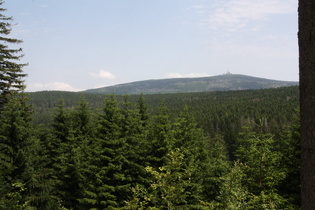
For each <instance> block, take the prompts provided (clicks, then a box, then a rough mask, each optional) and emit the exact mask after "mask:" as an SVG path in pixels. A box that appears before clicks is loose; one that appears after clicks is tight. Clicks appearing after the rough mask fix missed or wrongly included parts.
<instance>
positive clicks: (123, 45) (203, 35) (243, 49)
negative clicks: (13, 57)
mask: <svg viewBox="0 0 315 210" xmlns="http://www.w3.org/2000/svg"><path fill="white" fill-rule="evenodd" d="M297 5H298V1H297V0H90V1H86V0H84V1H83V0H6V2H5V3H4V5H3V6H4V7H5V8H6V9H7V11H6V13H5V14H6V15H7V16H13V18H14V22H13V23H14V26H13V27H12V32H11V37H12V38H18V39H22V40H23V41H24V42H23V44H21V46H17V47H22V48H23V52H24V53H25V56H24V58H23V60H22V62H27V63H29V65H28V66H27V67H25V69H24V71H25V72H26V73H27V74H28V77H27V79H26V85H27V91H39V90H69V91H79V90H85V89H91V88H97V87H103V86H109V85H114V84H121V83H127V82H133V81H140V80H148V79H162V78H174V77H203V76H214V75H220V74H224V73H226V72H227V71H229V72H231V73H232V74H246V75H251V76H257V77H263V78H268V79H277V80H289V81H298V44H297V43H298V40H297Z"/></svg>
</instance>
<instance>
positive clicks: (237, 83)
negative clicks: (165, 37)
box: [84, 73, 298, 95]
mask: <svg viewBox="0 0 315 210" xmlns="http://www.w3.org/2000/svg"><path fill="white" fill-rule="evenodd" d="M295 85H298V82H289V81H279V80H270V79H263V78H258V77H251V76H246V75H240V74H230V73H227V74H224V75H219V76H212V77H199V78H176V79H159V80H145V81H138V82H131V83H126V84H119V85H114V86H108V87H102V88H97V89H89V90H86V91H84V92H87V93H106V94H108V93H115V94H117V95H121V94H129V95H132V94H141V93H143V94H160V93H187V92H207V91H228V90H253V89H266V88H277V87H284V86H295Z"/></svg>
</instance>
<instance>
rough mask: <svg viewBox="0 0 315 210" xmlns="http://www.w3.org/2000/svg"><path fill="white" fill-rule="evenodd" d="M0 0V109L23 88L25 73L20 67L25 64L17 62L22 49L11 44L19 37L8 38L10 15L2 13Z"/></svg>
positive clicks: (18, 42)
mask: <svg viewBox="0 0 315 210" xmlns="http://www.w3.org/2000/svg"><path fill="white" fill-rule="evenodd" d="M3 3H4V1H2V0H0V109H1V108H2V107H3V105H4V104H5V103H6V102H7V100H8V97H9V95H10V94H11V93H13V92H20V91H22V90H24V88H25V86H24V84H23V78H24V77H26V74H25V73H23V70H22V68H23V67H24V66H25V65H26V64H20V63H17V62H18V61H19V60H20V59H21V58H22V56H23V54H22V49H21V48H18V49H12V48H11V46H12V45H13V44H20V43H21V42H22V41H21V40H19V39H14V38H10V37H9V35H10V33H11V26H12V17H7V16H5V15H4V12H5V11H6V9H4V8H3V7H2V5H3Z"/></svg>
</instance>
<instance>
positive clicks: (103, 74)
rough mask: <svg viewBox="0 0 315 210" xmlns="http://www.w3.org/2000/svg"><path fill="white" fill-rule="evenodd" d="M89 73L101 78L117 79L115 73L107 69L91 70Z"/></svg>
mask: <svg viewBox="0 0 315 210" xmlns="http://www.w3.org/2000/svg"><path fill="white" fill-rule="evenodd" d="M89 74H90V75H91V76H92V77H95V78H100V79H115V78H116V77H115V75H113V74H112V73H110V72H108V71H105V70H100V71H99V72H98V73H94V72H89Z"/></svg>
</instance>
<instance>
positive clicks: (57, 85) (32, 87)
mask: <svg viewBox="0 0 315 210" xmlns="http://www.w3.org/2000/svg"><path fill="white" fill-rule="evenodd" d="M41 90H64V91H81V89H77V88H74V87H72V86H71V85H69V84H67V83H64V82H50V83H34V84H28V85H27V91H29V92H34V91H41Z"/></svg>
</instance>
